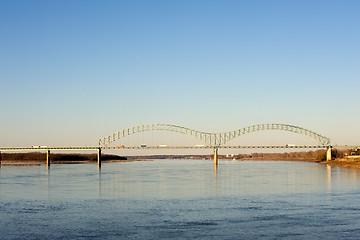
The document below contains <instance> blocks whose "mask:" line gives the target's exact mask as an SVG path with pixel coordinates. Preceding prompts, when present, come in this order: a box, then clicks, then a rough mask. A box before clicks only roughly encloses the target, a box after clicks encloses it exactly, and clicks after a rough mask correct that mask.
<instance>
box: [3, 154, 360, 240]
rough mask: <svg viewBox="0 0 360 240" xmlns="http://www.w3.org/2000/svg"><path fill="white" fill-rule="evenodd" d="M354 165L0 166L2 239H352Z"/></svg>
mask: <svg viewBox="0 0 360 240" xmlns="http://www.w3.org/2000/svg"><path fill="white" fill-rule="evenodd" d="M358 236H360V172H359V171H357V170H354V169H342V168H334V167H333V168H331V167H328V166H326V165H323V164H315V163H306V162H281V161H220V165H219V167H218V168H217V169H216V170H215V169H214V167H213V164H212V161H208V160H154V161H141V162H127V163H104V164H103V166H102V168H101V170H98V169H97V165H95V164H79V165H73V164H64V165H52V166H51V168H50V169H47V168H46V166H44V165H42V166H32V167H2V168H1V169H0V239H159V238H161V239H166V238H169V239H170V238H171V239H259V238H260V239H356V238H358Z"/></svg>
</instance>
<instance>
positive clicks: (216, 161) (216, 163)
mask: <svg viewBox="0 0 360 240" xmlns="http://www.w3.org/2000/svg"><path fill="white" fill-rule="evenodd" d="M217 165H218V148H214V166H215V167H217Z"/></svg>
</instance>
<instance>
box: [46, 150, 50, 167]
mask: <svg viewBox="0 0 360 240" xmlns="http://www.w3.org/2000/svg"><path fill="white" fill-rule="evenodd" d="M46 166H48V167H50V149H48V150H47V151H46Z"/></svg>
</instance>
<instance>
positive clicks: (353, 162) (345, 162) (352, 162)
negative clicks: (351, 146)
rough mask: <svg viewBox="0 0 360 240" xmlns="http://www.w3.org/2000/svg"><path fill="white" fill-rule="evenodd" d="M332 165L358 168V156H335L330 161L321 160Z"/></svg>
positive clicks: (359, 161)
mask: <svg viewBox="0 0 360 240" xmlns="http://www.w3.org/2000/svg"><path fill="white" fill-rule="evenodd" d="M321 163H324V164H328V165H329V166H332V167H343V168H358V169H360V156H349V157H347V158H336V159H335V160H331V161H322V162H321Z"/></svg>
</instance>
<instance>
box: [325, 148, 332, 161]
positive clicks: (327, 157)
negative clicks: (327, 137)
mask: <svg viewBox="0 0 360 240" xmlns="http://www.w3.org/2000/svg"><path fill="white" fill-rule="evenodd" d="M326 161H331V146H330V147H329V148H328V150H327V152H326Z"/></svg>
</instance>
